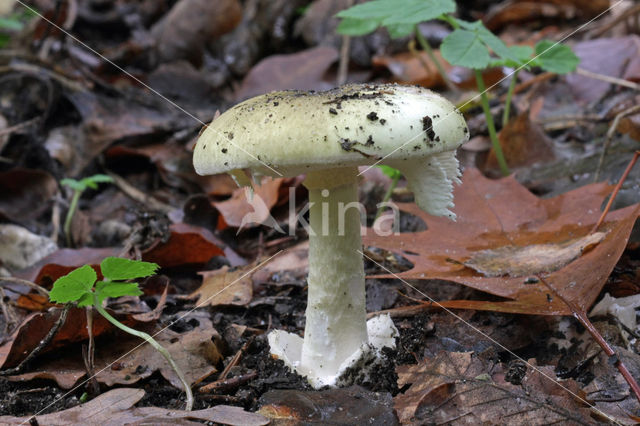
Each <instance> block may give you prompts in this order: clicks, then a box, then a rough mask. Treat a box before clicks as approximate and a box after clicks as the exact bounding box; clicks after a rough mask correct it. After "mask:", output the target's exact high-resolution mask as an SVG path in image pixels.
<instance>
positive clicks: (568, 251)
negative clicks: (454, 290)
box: [464, 232, 606, 277]
mask: <svg viewBox="0 0 640 426" xmlns="http://www.w3.org/2000/svg"><path fill="white" fill-rule="evenodd" d="M605 235H606V234H605V233H604V232H594V233H593V234H588V235H585V236H584V237H580V238H574V239H571V240H569V241H564V242H561V243H556V244H534V245H530V246H525V247H515V246H502V247H498V248H496V249H489V250H481V251H477V252H475V253H473V254H472V255H471V258H470V259H469V260H467V261H466V262H464V265H465V266H468V267H470V268H473V269H475V270H476V271H478V272H480V273H481V274H483V275H485V276H487V277H500V276H503V275H509V276H511V277H527V276H533V275H537V274H542V273H546V272H553V271H557V270H558V269H560V268H562V267H563V266H565V265H567V264H568V263H570V262H572V261H574V260H575V259H577V258H578V257H580V255H582V252H583V251H584V250H585V249H588V248H591V247H592V246H593V245H595V244H598V243H599V242H600V241H602V240H603V239H604V237H605Z"/></svg>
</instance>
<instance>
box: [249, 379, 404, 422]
mask: <svg viewBox="0 0 640 426" xmlns="http://www.w3.org/2000/svg"><path fill="white" fill-rule="evenodd" d="M260 404H261V407H260V410H259V411H258V413H260V414H263V415H264V416H266V417H268V418H271V419H273V420H274V421H276V422H278V421H285V422H287V423H286V424H300V423H303V424H315V423H317V424H358V425H365V424H384V425H395V424H398V420H397V418H396V415H395V413H394V412H393V407H392V401H391V395H390V394H389V393H386V392H371V391H368V390H366V389H363V388H361V387H360V386H350V387H348V388H342V389H328V390H324V391H311V392H309V391H299V390H290V389H284V390H280V389H274V390H271V391H269V392H267V393H265V394H264V395H262V397H261V398H260ZM276 424H281V423H279V422H278V423H276Z"/></svg>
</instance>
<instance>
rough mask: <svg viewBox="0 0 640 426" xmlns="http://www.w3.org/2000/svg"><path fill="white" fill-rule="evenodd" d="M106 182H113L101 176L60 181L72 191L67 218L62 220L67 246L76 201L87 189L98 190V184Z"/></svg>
mask: <svg viewBox="0 0 640 426" xmlns="http://www.w3.org/2000/svg"><path fill="white" fill-rule="evenodd" d="M107 182H113V179H112V178H111V176H107V175H101V174H98V175H93V176H89V177H86V178H84V179H80V180H75V179H69V178H67V179H62V180H61V181H60V184H61V185H64V186H68V187H69V188H71V189H72V190H73V196H72V197H71V203H69V210H67V217H66V218H65V220H64V235H65V238H66V240H67V245H68V246H71V221H72V219H73V215H74V214H75V212H76V209H77V208H78V201H80V196H82V193H83V192H84V191H86V190H87V189H89V188H90V189H98V184H99V183H107Z"/></svg>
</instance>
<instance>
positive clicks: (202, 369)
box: [96, 323, 223, 389]
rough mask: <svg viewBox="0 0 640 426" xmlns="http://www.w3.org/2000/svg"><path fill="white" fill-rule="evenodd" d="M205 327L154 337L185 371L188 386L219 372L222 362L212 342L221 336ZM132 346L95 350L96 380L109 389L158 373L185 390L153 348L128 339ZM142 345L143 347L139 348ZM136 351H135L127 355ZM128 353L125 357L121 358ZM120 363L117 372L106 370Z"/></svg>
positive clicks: (165, 333) (162, 332)
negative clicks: (109, 387)
mask: <svg viewBox="0 0 640 426" xmlns="http://www.w3.org/2000/svg"><path fill="white" fill-rule="evenodd" d="M208 325H209V328H205V327H204V325H203V324H202V323H201V324H200V327H199V328H196V329H195V330H192V331H190V332H187V333H184V334H178V333H175V332H173V331H171V330H168V329H166V330H163V331H161V332H160V333H159V334H157V335H156V336H155V337H154V338H155V339H156V340H157V341H158V343H160V344H161V345H162V346H164V347H165V348H166V349H167V351H169V353H170V354H171V357H172V358H173V360H174V361H175V363H176V364H177V365H178V367H179V368H180V369H181V370H182V372H183V373H184V375H185V379H186V380H187V382H188V383H191V384H193V383H194V382H195V381H196V380H198V379H199V378H201V377H203V376H207V375H210V374H211V373H214V372H216V371H217V369H216V367H215V365H216V364H217V363H219V362H220V361H221V360H222V358H223V357H222V355H221V354H220V352H219V351H218V348H217V347H216V345H215V344H214V343H213V340H212V339H213V338H214V337H216V336H217V337H218V338H219V336H218V334H217V332H216V331H215V329H214V328H213V326H211V324H208ZM123 340H127V341H128V342H129V344H119V345H113V344H112V346H117V348H113V349H112V350H106V351H105V350H104V349H105V348H97V349H96V355H97V357H96V371H100V370H102V371H100V372H98V373H97V375H96V379H97V380H98V382H100V383H104V384H105V385H107V386H113V385H116V384H131V383H135V382H137V381H138V380H141V379H144V378H146V377H149V376H151V375H152V374H153V373H154V372H156V371H159V372H160V374H162V376H163V377H164V378H165V379H167V381H168V382H169V383H171V384H172V385H173V386H174V387H176V388H177V389H182V382H180V379H179V378H178V376H177V375H176V373H175V371H174V370H173V368H171V366H170V365H169V364H168V363H167V360H166V359H164V357H163V356H162V355H161V354H160V352H158V351H157V350H156V349H154V348H153V347H152V346H151V345H148V344H143V343H144V342H143V341H141V340H140V339H129V337H128V336H127V337H126V339H123ZM139 345H141V347H139V348H137V349H134V348H136V347H137V346H139ZM131 350H133V352H131V353H128V352H129V351H131ZM124 354H126V355H125V356H124V357H122V355H124ZM116 360H117V364H118V366H119V368H118V369H113V368H106V369H104V370H103V368H105V367H109V366H110V365H111V363H113V362H114V361H116Z"/></svg>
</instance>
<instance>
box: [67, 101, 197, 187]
mask: <svg viewBox="0 0 640 426" xmlns="http://www.w3.org/2000/svg"><path fill="white" fill-rule="evenodd" d="M129 90H133V89H131V88H130V89H129ZM66 96H67V97H68V98H69V101H70V102H71V103H72V104H73V106H74V107H75V108H76V109H77V110H78V112H79V114H80V115H81V117H82V123H83V128H84V129H85V133H86V135H87V137H86V139H84V140H83V141H82V142H83V143H81V144H80V143H79V144H77V146H76V147H75V148H76V149H77V150H78V156H77V157H76V158H77V160H78V161H77V162H76V164H74V168H73V170H76V171H77V172H79V171H80V170H82V169H83V168H84V167H85V166H86V165H87V164H89V163H90V162H91V161H92V160H93V159H94V158H95V157H96V156H97V155H98V154H100V153H101V152H103V151H104V149H105V148H107V147H108V146H109V145H111V144H112V143H113V142H115V141H117V140H121V139H125V138H135V137H143V136H153V135H160V134H162V135H165V134H167V133H170V132H173V131H176V130H180V129H189V128H193V127H194V124H193V119H192V118H191V117H189V116H187V115H185V114H184V113H182V112H181V111H179V110H177V109H175V108H174V107H173V106H171V105H169V104H167V103H166V102H164V101H161V100H160V101H159V100H158V99H157V98H156V97H155V95H153V94H148V93H146V92H142V91H140V92H137V93H136V95H135V99H140V101H138V100H134V96H130V97H127V98H124V97H108V96H104V95H99V94H96V93H95V92H88V91H84V92H72V93H67V94H66ZM72 175H73V173H72Z"/></svg>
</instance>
